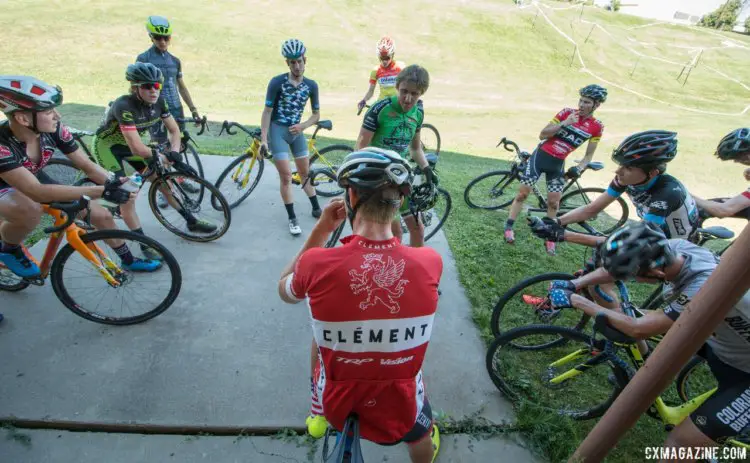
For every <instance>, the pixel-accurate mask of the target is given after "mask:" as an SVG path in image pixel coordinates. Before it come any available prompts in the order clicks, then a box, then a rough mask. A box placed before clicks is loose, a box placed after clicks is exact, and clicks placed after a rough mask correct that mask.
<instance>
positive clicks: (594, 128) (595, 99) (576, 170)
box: [504, 84, 607, 254]
mask: <svg viewBox="0 0 750 463" xmlns="http://www.w3.org/2000/svg"><path fill="white" fill-rule="evenodd" d="M579 93H580V99H579V100H578V109H577V110H576V109H573V108H565V109H563V110H562V111H560V112H559V113H557V114H556V115H555V117H554V118H552V120H551V121H550V122H549V124H547V126H546V127H545V128H543V129H542V131H541V133H540V134H539V139H540V140H542V141H541V143H539V146H537V148H536V149H535V150H534V153H533V154H532V156H531V158H530V159H529V160H528V162H527V163H526V170H525V172H524V173H523V174H522V176H521V187H520V188H519V189H518V194H517V195H516V198H515V199H514V200H513V204H512V205H511V207H510V214H509V215H508V220H507V221H506V222H505V233H504V236H505V241H506V242H507V243H513V242H514V241H515V235H514V233H513V224H514V223H515V221H516V218H517V217H518V214H519V213H520V212H521V208H522V207H523V203H524V202H525V201H526V198H527V197H528V196H529V193H531V189H532V187H533V186H534V185H535V184H536V182H538V181H539V178H540V177H541V176H542V174H545V175H546V178H547V216H548V217H550V218H555V217H556V216H557V210H558V209H559V208H560V197H561V196H562V191H563V188H564V187H565V179H564V178H565V177H568V178H578V177H579V176H580V175H581V171H582V170H583V168H584V167H585V166H586V165H587V164H588V163H589V162H591V159H592V158H593V157H594V153H595V152H596V148H597V146H598V145H599V140H600V139H601V137H602V133H603V132H604V125H603V124H602V123H601V121H599V120H598V119H596V118H595V117H594V111H595V110H596V109H597V108H598V107H599V105H601V104H602V103H604V102H605V101H606V100H607V89H605V88H604V87H600V86H599V85H596V84H592V85H587V86H586V87H583V88H582V89H581V90H580V92H579ZM586 142H588V147H587V149H586V155H585V156H584V157H583V159H582V160H581V162H579V163H578V165H577V166H573V167H571V168H570V169H568V171H567V172H565V158H566V157H568V155H569V154H570V153H572V152H573V151H575V150H576V149H577V148H578V147H580V146H581V145H583V144H584V143H586ZM545 247H546V249H547V252H548V253H549V254H555V248H556V245H555V243H554V242H553V241H547V242H546V243H545Z"/></svg>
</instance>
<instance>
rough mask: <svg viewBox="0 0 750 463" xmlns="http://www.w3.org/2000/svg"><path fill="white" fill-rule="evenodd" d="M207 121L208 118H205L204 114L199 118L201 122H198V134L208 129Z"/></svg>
mask: <svg viewBox="0 0 750 463" xmlns="http://www.w3.org/2000/svg"><path fill="white" fill-rule="evenodd" d="M207 122H208V119H207V118H206V116H203V118H202V119H201V122H200V124H201V129H200V131H199V132H198V135H201V134H203V132H205V131H207V130H208V123H207ZM208 131H209V132H210V130H208ZM220 135H221V134H220Z"/></svg>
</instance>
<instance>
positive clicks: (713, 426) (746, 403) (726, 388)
mask: <svg viewBox="0 0 750 463" xmlns="http://www.w3.org/2000/svg"><path fill="white" fill-rule="evenodd" d="M700 355H701V356H702V357H704V358H705V359H706V361H707V362H708V366H709V367H710V368H711V373H713V375H714V376H715V377H716V380H717V382H718V383H719V387H718V389H717V391H716V392H715V393H714V394H713V395H712V396H711V397H709V398H708V400H706V401H705V402H704V403H703V404H702V405H701V406H700V407H698V408H697V409H696V410H695V411H694V412H693V413H692V414H690V419H691V421H692V422H693V423H695V425H696V426H697V427H698V429H699V430H700V431H701V432H702V433H703V434H705V435H706V436H708V437H710V438H711V439H713V440H714V441H716V442H718V443H722V442H723V441H724V440H726V439H727V438H731V437H736V436H739V435H747V434H748V431H750V426H748V425H749V424H750V373H746V372H744V371H742V370H738V369H737V368H734V367H732V366H730V365H727V364H726V363H724V362H722V361H721V360H719V358H718V357H716V355H715V354H714V353H713V351H712V350H711V348H710V347H708V346H704V348H702V350H701V352H700Z"/></svg>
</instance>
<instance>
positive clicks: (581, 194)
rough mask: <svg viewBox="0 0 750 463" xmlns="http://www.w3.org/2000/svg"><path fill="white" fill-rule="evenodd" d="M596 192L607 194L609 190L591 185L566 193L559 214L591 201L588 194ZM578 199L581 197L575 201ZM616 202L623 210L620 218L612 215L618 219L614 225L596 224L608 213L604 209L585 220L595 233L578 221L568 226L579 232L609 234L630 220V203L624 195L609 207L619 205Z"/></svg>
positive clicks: (561, 201)
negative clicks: (601, 225)
mask: <svg viewBox="0 0 750 463" xmlns="http://www.w3.org/2000/svg"><path fill="white" fill-rule="evenodd" d="M594 193H596V194H600V195H601V194H606V193H607V190H605V189H603V188H596V187H589V188H581V189H578V190H574V191H571V192H569V193H566V194H565V195H564V196H563V197H562V198H560V209H559V212H558V215H562V214H565V213H567V212H569V211H571V210H573V209H576V208H577V207H579V206H582V205H584V204H588V203H590V202H591V200H590V199H589V198H588V195H589V194H594ZM576 199H580V200H581V201H580V202H575V200H576ZM567 203H569V204H567ZM615 204H617V206H619V208H620V210H621V212H620V213H619V214H618V215H619V218H616V217H614V216H611V217H612V218H613V219H615V220H616V222H615V223H614V225H612V224H611V223H608V224H606V225H605V226H604V227H598V228H597V227H596V226H595V225H594V224H595V223H596V220H597V219H598V217H599V215H602V214H604V215H608V214H607V213H606V212H604V211H602V212H600V213H599V214H597V215H595V216H594V217H592V218H590V219H588V220H586V221H585V224H586V225H588V226H589V227H591V229H593V230H594V231H595V233H592V232H591V231H590V230H588V229H586V228H584V226H583V225H581V224H577V223H576V224H574V223H571V224H570V225H568V228H569V229H571V230H572V231H575V232H577V233H583V234H586V235H592V234H597V235H609V234H610V233H612V232H613V231H615V230H617V229H618V228H620V227H622V226H623V225H625V222H627V221H628V216H629V215H630V210H629V209H628V205H627V203H626V202H625V200H624V199H622V197H618V198H616V199H615V201H614V202H612V204H610V205H609V206H607V209H610V208H614V207H617V206H615ZM610 210H611V209H610ZM600 228H602V229H600Z"/></svg>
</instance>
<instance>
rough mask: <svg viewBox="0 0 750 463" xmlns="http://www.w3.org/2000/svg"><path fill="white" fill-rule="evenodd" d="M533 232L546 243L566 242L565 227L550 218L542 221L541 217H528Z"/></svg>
mask: <svg viewBox="0 0 750 463" xmlns="http://www.w3.org/2000/svg"><path fill="white" fill-rule="evenodd" d="M527 220H528V221H529V227H531V232H532V233H533V234H535V235H536V236H538V237H539V238H541V239H543V240H546V241H554V242H558V243H559V242H562V241H565V227H563V226H562V225H560V222H559V221H557V220H555V219H550V218H549V217H544V218H543V219H540V218H539V217H527Z"/></svg>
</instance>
